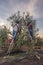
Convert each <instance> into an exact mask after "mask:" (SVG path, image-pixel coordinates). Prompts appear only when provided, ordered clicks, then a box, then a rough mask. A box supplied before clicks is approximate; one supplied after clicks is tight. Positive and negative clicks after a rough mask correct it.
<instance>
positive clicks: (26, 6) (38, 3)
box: [0, 0, 43, 31]
mask: <svg viewBox="0 0 43 65" xmlns="http://www.w3.org/2000/svg"><path fill="white" fill-rule="evenodd" d="M18 10H20V11H21V12H23V11H29V12H30V15H32V16H33V17H34V18H35V19H36V20H37V26H38V27H39V29H40V31H42V28H43V0H0V18H1V19H7V18H8V17H9V16H10V15H12V14H14V13H15V12H17V11H18Z"/></svg>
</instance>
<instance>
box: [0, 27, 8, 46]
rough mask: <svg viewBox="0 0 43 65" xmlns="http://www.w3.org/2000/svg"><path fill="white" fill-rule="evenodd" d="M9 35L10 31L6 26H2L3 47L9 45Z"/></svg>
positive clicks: (1, 41) (1, 43)
mask: <svg viewBox="0 0 43 65" xmlns="http://www.w3.org/2000/svg"><path fill="white" fill-rule="evenodd" d="M8 33H9V30H8V29H7V28H6V26H2V27H1V29H0V45H1V47H2V46H4V47H6V46H7V44H8Z"/></svg>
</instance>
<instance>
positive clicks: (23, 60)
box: [0, 50, 43, 65]
mask: <svg viewBox="0 0 43 65" xmlns="http://www.w3.org/2000/svg"><path fill="white" fill-rule="evenodd" d="M37 52H39V57H40V59H37V58H36V57H35V56H32V55H27V54H25V53H14V54H11V55H7V56H2V55H0V65H43V50H42V51H40V50H37ZM1 56H2V57H1Z"/></svg>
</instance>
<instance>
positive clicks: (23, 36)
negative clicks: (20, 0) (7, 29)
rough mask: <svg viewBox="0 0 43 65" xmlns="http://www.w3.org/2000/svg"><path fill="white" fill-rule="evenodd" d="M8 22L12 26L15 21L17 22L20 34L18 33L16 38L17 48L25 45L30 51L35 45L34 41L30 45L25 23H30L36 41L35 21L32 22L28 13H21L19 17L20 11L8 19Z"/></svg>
mask: <svg viewBox="0 0 43 65" xmlns="http://www.w3.org/2000/svg"><path fill="white" fill-rule="evenodd" d="M8 20H9V21H11V25H12V26H13V24H14V23H15V22H16V20H18V21H19V25H20V33H18V34H17V37H16V39H17V41H16V43H17V45H18V47H21V46H22V45H23V44H26V45H27V46H28V48H30V49H32V47H33V46H34V44H35V41H34V42H33V43H32V44H31V40H30V35H29V33H28V29H27V23H28V22H30V21H31V22H32V25H33V33H34V38H35V39H36V33H37V28H36V20H33V19H32V18H31V16H30V15H29V13H28V12H27V13H25V12H23V15H22V16H21V15H20V11H18V12H17V13H16V14H14V15H13V16H11V17H9V18H8Z"/></svg>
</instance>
